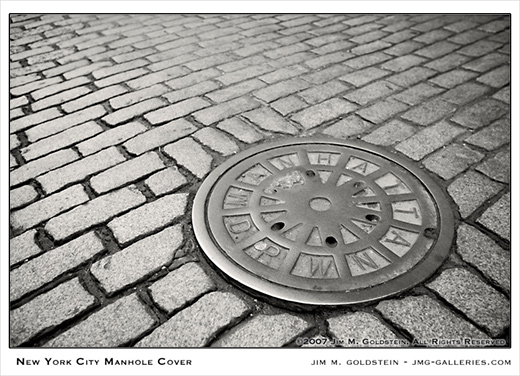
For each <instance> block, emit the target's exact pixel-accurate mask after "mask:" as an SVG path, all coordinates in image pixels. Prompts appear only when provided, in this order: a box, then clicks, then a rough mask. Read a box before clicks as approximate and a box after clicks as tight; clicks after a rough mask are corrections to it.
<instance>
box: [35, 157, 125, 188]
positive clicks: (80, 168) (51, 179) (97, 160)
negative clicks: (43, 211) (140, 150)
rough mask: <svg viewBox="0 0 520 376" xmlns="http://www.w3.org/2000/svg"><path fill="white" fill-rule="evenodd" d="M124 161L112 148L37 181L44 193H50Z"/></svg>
mask: <svg viewBox="0 0 520 376" xmlns="http://www.w3.org/2000/svg"><path fill="white" fill-rule="evenodd" d="M124 161H125V157H124V156H123V155H122V154H121V153H120V152H119V151H118V150H117V149H116V148H114V147H112V148H108V149H105V150H102V151H100V152H99V153H97V154H93V155H91V156H88V157H87V158H82V159H80V160H79V161H76V162H74V163H71V164H68V165H66V166H64V167H60V168H58V169H56V170H54V171H50V172H48V173H46V174H44V175H41V176H39V177H38V178H37V180H38V182H39V183H40V184H41V186H42V187H43V189H44V190H45V192H47V193H52V192H55V191H57V190H59V189H61V188H62V187H64V186H66V185H67V184H70V183H74V182H77V181H80V180H83V179H84V178H86V177H87V176H89V175H91V174H94V173H96V172H99V171H103V170H105V169H107V168H109V167H111V166H114V165H116V164H118V163H121V162H124Z"/></svg>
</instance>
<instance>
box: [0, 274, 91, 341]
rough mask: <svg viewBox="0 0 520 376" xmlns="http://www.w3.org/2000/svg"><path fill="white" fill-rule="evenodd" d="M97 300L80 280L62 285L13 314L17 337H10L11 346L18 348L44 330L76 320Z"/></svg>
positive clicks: (13, 324) (12, 325) (11, 317)
mask: <svg viewBox="0 0 520 376" xmlns="http://www.w3.org/2000/svg"><path fill="white" fill-rule="evenodd" d="M95 301H96V298H94V296H93V295H91V294H89V293H88V292H87V291H85V289H84V288H83V287H82V286H81V284H80V283H79V281H78V278H74V279H72V280H70V281H67V282H65V283H62V284H61V285H59V286H58V287H55V288H54V289H52V290H51V291H49V292H46V293H44V294H42V295H39V296H37V297H36V298H35V299H33V300H31V301H30V302H29V303H27V304H25V305H23V306H21V307H20V308H17V309H15V310H13V311H12V312H11V315H10V318H9V324H10V325H11V328H13V333H14V335H13V336H11V338H10V345H11V346H18V345H20V344H22V343H23V342H26V341H28V340H30V339H31V338H33V337H34V336H36V335H37V334H38V333H40V332H41V331H43V330H44V329H49V328H53V327H55V326H57V325H59V324H61V323H62V322H64V321H67V320H71V319H73V318H74V317H75V316H77V315H79V314H81V313H82V312H83V311H85V310H86V309H88V308H90V307H92V306H93V305H94V303H95ZM42 313H43V314H42Z"/></svg>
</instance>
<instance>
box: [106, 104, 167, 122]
mask: <svg viewBox="0 0 520 376" xmlns="http://www.w3.org/2000/svg"><path fill="white" fill-rule="evenodd" d="M117 98H119V97H116V99H117ZM164 106H166V102H165V101H164V100H161V99H159V98H151V99H147V100H144V101H140V102H137V103H134V104H132V105H129V106H127V107H124V108H120V109H118V110H117V111H114V112H112V113H110V114H108V115H107V116H104V117H103V118H102V120H103V121H104V122H105V123H107V124H109V125H111V126H116V125H118V124H121V123H124V122H126V121H128V120H131V119H134V118H136V117H138V116H140V115H142V114H147V113H150V111H153V110H157V109H158V108H161V107H164Z"/></svg>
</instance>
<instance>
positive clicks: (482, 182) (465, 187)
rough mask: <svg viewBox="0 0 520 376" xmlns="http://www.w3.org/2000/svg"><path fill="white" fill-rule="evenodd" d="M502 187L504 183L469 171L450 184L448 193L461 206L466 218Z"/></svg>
mask: <svg viewBox="0 0 520 376" xmlns="http://www.w3.org/2000/svg"><path fill="white" fill-rule="evenodd" d="M502 187H503V186H502V184H499V183H496V182H494V181H492V180H490V179H488V178H486V177H485V176H483V175H481V174H479V173H476V172H473V171H469V172H467V173H466V174H464V175H462V176H460V177H458V178H457V179H456V180H454V181H453V183H451V184H450V185H449V187H448V193H449V194H450V196H451V197H452V198H453V200H454V201H455V203H456V204H457V205H458V206H459V211H460V214H461V216H462V217H463V218H466V217H468V216H469V215H470V214H471V213H473V212H474V211H475V210H476V209H477V208H478V207H479V206H480V205H482V204H483V203H484V202H485V201H486V200H488V199H490V198H491V197H493V196H494V195H495V194H497V193H498V191H500V189H501V188H502Z"/></svg>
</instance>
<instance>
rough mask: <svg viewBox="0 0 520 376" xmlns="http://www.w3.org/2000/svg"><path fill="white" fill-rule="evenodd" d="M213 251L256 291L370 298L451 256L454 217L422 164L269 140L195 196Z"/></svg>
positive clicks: (203, 237)
mask: <svg viewBox="0 0 520 376" xmlns="http://www.w3.org/2000/svg"><path fill="white" fill-rule="evenodd" d="M193 225H194V231H195V235H196V238H197V240H198V241H199V244H200V245H201V247H202V250H203V251H204V252H205V254H206V255H207V257H208V258H209V259H210V260H211V261H212V262H213V263H214V264H215V265H216V266H217V267H218V268H219V269H220V270H221V271H223V272H224V273H225V274H226V275H228V276H229V277H231V278H232V279H233V280H235V281H236V282H238V283H239V284H241V285H243V286H246V287H247V288H250V289H253V290H255V291H258V292H260V293H262V294H265V295H267V296H271V297H275V298H277V299H282V300H286V301H290V302H295V303H303V304H312V305H341V304H354V303H361V302H368V301H372V300H376V299H381V298H384V297H387V296H389V295H393V294H396V293H399V292H401V291H403V290H406V289H408V288H410V287H412V286H414V285H416V284H417V283H419V282H421V281H423V280H424V279H426V278H427V277H428V276H430V275H431V274H432V273H433V272H434V271H435V270H436V269H437V268H438V267H439V266H440V265H441V263H442V262H443V261H444V260H445V258H446V257H447V255H448V252H449V248H450V246H451V242H452V238H453V216H452V213H451V209H450V206H449V204H448V202H447V201H446V198H445V196H444V194H443V193H442V191H441V190H440V188H438V187H437V186H436V184H435V183H434V182H433V181H432V180H431V179H430V178H429V177H428V176H427V175H426V174H425V173H424V172H423V171H421V170H420V169H419V168H417V167H415V166H414V165H413V164H411V163H409V162H408V161H405V160H402V159H400V158H398V157H396V156H395V155H392V154H390V153H388V152H386V151H383V150H381V149H378V148H375V147H372V146H369V145H366V144H362V143H355V142H349V141H339V140H335V139H325V138H308V139H290V140H287V139H286V140H283V141H278V142H274V143H269V144H263V145H259V146H257V147H254V148H251V149H249V150H247V151H245V152H242V153H240V154H238V155H236V156H234V157H232V158H230V159H229V160H227V161H226V162H225V163H223V164H222V165H220V166H219V167H218V168H216V169H215V170H214V171H213V172H212V173H211V174H210V175H209V176H208V177H207V179H206V180H205V181H204V183H203V184H202V186H201V187H200V189H199V191H198V193H197V196H196V197H195V202H194V208H193Z"/></svg>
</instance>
